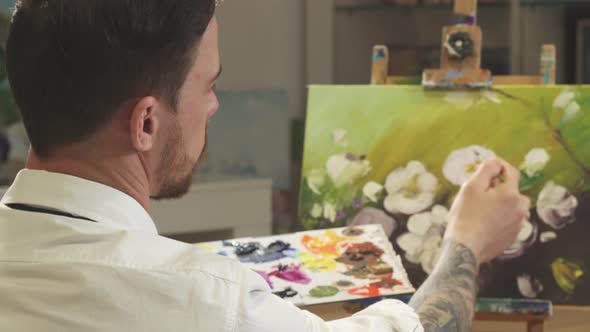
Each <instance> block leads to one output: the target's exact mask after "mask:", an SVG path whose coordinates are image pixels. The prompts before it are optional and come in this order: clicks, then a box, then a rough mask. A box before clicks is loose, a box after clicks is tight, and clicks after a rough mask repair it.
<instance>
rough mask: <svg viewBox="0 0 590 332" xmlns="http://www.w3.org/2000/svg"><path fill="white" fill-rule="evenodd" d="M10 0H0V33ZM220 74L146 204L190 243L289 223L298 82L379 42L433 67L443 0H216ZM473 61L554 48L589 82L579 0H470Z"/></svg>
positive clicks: (575, 77)
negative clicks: (154, 197) (168, 174)
mask: <svg viewBox="0 0 590 332" xmlns="http://www.w3.org/2000/svg"><path fill="white" fill-rule="evenodd" d="M13 6H14V1H12V0H0V9H1V10H3V11H4V14H2V15H3V16H2V19H1V20H0V21H1V22H2V23H1V24H0V41H3V40H4V39H5V36H6V27H7V24H8V21H9V15H10V11H11V8H12V7H13ZM217 16H218V19H219V24H220V48H221V56H222V63H223V69H224V70H223V75H222V77H221V80H220V82H219V84H218V91H219V99H220V102H221V108H220V112H218V113H217V115H216V116H215V118H214V119H212V120H211V123H210V129H209V149H208V153H207V158H206V160H205V162H203V163H202V164H201V165H200V167H199V169H198V170H197V176H196V177H195V182H196V184H197V185H196V186H195V187H194V188H193V190H192V191H191V192H190V193H189V195H188V196H187V197H185V198H184V199H182V200H180V201H171V202H156V203H154V208H153V211H152V215H153V217H154V219H155V222H156V223H157V224H158V228H159V229H160V232H161V233H162V234H165V235H168V236H170V237H174V238H177V239H180V240H184V241H189V242H197V241H202V240H214V239H220V238H229V237H237V236H253V235H266V234H270V233H284V232H288V231H294V230H298V229H300V225H299V222H298V220H297V197H298V192H299V181H300V180H299V179H300V167H301V156H302V146H303V132H304V128H305V110H306V95H307V86H308V85H310V84H368V83H369V79H370V72H371V52H372V48H373V46H374V45H376V44H385V45H387V46H389V48H390V52H391V61H390V62H391V64H390V65H391V68H392V74H395V75H409V76H411V75H420V73H421V71H422V69H424V68H426V67H430V68H435V67H438V61H439V52H440V51H439V49H440V39H441V29H442V26H443V25H446V24H449V23H450V22H452V17H453V14H452V1H451V0H247V1H244V0H225V1H224V2H223V4H222V5H221V6H220V7H219V8H218V11H217ZM478 18H479V20H478V24H479V25H480V26H481V28H482V30H483V36H484V37H483V38H484V42H483V47H484V52H483V67H485V68H490V69H492V72H493V73H494V74H496V75H509V74H510V75H535V74H538V72H539V66H540V49H541V45H542V44H555V45H556V47H557V82H558V83H563V84H566V83H567V84H570V83H571V84H573V83H577V84H580V83H590V0H577V1H575V0H480V1H479V11H478ZM0 57H1V58H0V60H2V61H0V64H2V66H0V161H1V162H0V179H1V182H2V184H3V185H8V184H9V183H10V182H11V179H12V178H13V177H14V174H16V172H17V171H18V169H20V168H21V167H22V165H23V162H24V157H25V156H26V151H27V142H26V135H25V134H24V130H23V127H22V124H21V123H20V120H19V118H18V113H17V112H16V108H15V106H14V104H13V103H12V99H11V97H10V91H9V86H8V83H7V81H6V79H5V71H4V67H3V58H4V51H3V49H0Z"/></svg>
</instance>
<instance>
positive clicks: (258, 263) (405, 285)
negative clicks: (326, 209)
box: [197, 225, 414, 306]
mask: <svg viewBox="0 0 590 332" xmlns="http://www.w3.org/2000/svg"><path fill="white" fill-rule="evenodd" d="M197 246H198V247H199V248H201V249H204V250H207V251H209V252H213V253H217V254H220V255H224V256H228V257H231V258H234V259H236V260H239V261H240V262H241V263H243V264H244V265H245V266H247V267H248V268H251V269H252V270H254V271H255V272H257V273H259V274H260V275H261V276H263V277H264V279H265V280H266V281H267V283H268V285H269V286H270V287H271V289H272V291H273V293H274V294H276V295H278V296H280V297H282V298H284V299H285V300H287V301H290V302H292V303H294V304H295V305H298V306H307V305H313V304H322V303H330V302H348V301H354V300H360V299H368V298H375V297H382V296H395V295H402V294H408V293H411V292H413V291H414V288H413V287H412V285H411V284H410V282H409V280H408V276H407V274H406V271H405V270H404V268H403V266H402V264H401V258H400V257H399V256H398V255H397V254H396V253H395V251H394V250H393V247H392V246H391V244H390V242H389V240H388V238H387V237H386V236H385V233H384V232H383V229H382V228H381V227H379V226H378V225H366V226H359V227H347V228H337V229H330V230H325V231H321V230H320V231H306V232H299V233H292V234H285V235H276V236H269V237H261V238H244V239H236V240H227V241H217V242H207V243H201V244H197Z"/></svg>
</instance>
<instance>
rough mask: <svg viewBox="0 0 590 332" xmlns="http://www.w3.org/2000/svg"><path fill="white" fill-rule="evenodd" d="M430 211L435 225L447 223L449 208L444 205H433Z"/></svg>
mask: <svg viewBox="0 0 590 332" xmlns="http://www.w3.org/2000/svg"><path fill="white" fill-rule="evenodd" d="M431 213H432V222H433V223H434V224H435V225H439V226H446V225H447V224H448V223H449V209H447V207H446V206H442V205H435V206H434V207H433V208H432V211H431Z"/></svg>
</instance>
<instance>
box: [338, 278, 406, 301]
mask: <svg viewBox="0 0 590 332" xmlns="http://www.w3.org/2000/svg"><path fill="white" fill-rule="evenodd" d="M396 285H402V282H401V281H399V280H397V279H394V278H392V277H391V274H389V275H387V276H386V277H384V278H382V279H381V280H379V281H377V282H372V283H370V284H368V285H367V286H361V287H355V288H351V289H349V290H348V294H351V295H359V296H365V297H377V296H381V289H392V288H393V287H394V286H396Z"/></svg>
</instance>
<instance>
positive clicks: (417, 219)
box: [396, 205, 449, 274]
mask: <svg viewBox="0 0 590 332" xmlns="http://www.w3.org/2000/svg"><path fill="white" fill-rule="evenodd" d="M435 210H436V212H435ZM448 214H449V211H448V210H447V208H446V207H444V206H440V205H437V206H435V207H434V208H433V209H432V211H430V212H423V213H419V214H415V215H413V216H411V217H410V219H408V225H407V226H408V232H407V233H404V234H402V235H400V236H399V237H398V238H397V240H396V243H397V245H398V246H399V247H400V248H401V249H402V250H403V251H404V252H405V255H404V257H405V258H406V260H408V261H409V262H411V263H414V264H420V266H421V267H422V270H424V272H426V273H428V274H430V273H431V272H432V270H433V269H434V266H435V264H436V262H437V260H438V258H439V257H440V252H441V246H442V240H443V234H444V227H443V226H441V224H440V223H441V221H440V220H446V219H447V218H448Z"/></svg>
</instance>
